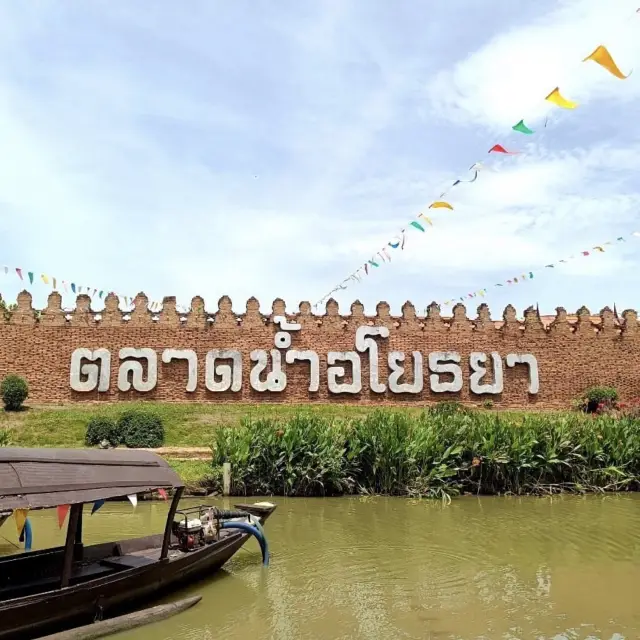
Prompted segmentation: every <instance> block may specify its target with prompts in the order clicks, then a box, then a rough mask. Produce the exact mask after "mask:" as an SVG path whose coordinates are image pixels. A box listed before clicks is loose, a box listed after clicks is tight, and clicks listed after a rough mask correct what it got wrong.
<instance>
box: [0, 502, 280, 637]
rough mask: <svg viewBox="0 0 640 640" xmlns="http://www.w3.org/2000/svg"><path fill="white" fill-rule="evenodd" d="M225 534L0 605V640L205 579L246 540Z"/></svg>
mask: <svg viewBox="0 0 640 640" xmlns="http://www.w3.org/2000/svg"><path fill="white" fill-rule="evenodd" d="M238 506H239V507H240V508H242V509H246V510H247V511H252V512H253V513H254V515H257V516H258V517H259V519H260V520H261V522H264V521H265V520H266V519H267V518H268V517H269V515H271V513H272V512H273V510H274V509H275V507H272V508H271V509H261V508H258V509H256V508H255V507H254V506H253V505H238ZM225 534H226V535H225V536H224V538H222V539H221V540H219V541H217V542H214V543H212V544H210V545H207V546H205V547H203V548H201V549H198V550H196V551H193V552H191V553H185V554H180V555H179V557H177V558H171V557H169V558H167V559H166V560H164V561H160V560H158V561H156V562H153V563H152V564H146V565H144V566H140V567H137V568H131V569H127V570H125V571H121V572H118V573H115V574H111V575H108V576H106V577H101V578H97V579H94V580H89V581H86V582H83V583H80V584H76V585H73V586H70V587H66V588H64V589H55V590H52V591H47V592H44V593H38V594H36V595H31V596H26V597H22V598H15V599H13V600H7V601H5V602H2V603H0V640H14V639H16V640H17V639H18V638H19V639H20V640H27V639H29V638H38V637H41V636H43V635H46V634H49V633H53V632H55V631H59V630H61V629H64V628H69V627H73V626H78V625H80V624H88V623H90V622H92V621H93V620H94V619H95V617H96V614H97V613H98V612H99V611H102V612H103V613H104V614H105V615H108V614H111V613H120V612H125V611H128V610H132V609H133V608H135V606H136V605H139V604H141V603H143V602H145V601H148V600H150V599H152V598H154V597H158V596H159V595H161V594H163V593H166V592H167V591H168V590H170V589H174V588H176V587H178V586H179V585H180V584H183V583H185V582H188V581H191V582H193V581H194V580H196V579H198V578H201V577H203V576H210V575H212V574H213V573H214V572H215V571H217V570H218V569H220V568H221V567H222V566H223V565H224V564H225V563H226V562H227V561H228V560H229V559H230V558H231V557H232V556H233V555H234V554H235V553H236V552H237V551H238V550H239V549H240V548H241V547H242V546H243V545H244V544H245V542H246V541H247V540H248V539H249V534H247V533H242V532H235V531H232V530H229V531H225Z"/></svg>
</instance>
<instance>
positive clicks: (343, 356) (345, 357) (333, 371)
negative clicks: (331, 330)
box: [327, 351, 362, 393]
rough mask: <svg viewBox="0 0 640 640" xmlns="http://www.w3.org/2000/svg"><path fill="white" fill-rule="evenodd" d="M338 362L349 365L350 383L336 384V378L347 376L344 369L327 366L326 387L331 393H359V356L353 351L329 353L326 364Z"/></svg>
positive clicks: (360, 386) (360, 388)
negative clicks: (348, 363)
mask: <svg viewBox="0 0 640 640" xmlns="http://www.w3.org/2000/svg"><path fill="white" fill-rule="evenodd" d="M338 362H350V363H351V382H338V378H344V377H345V376H346V375H347V372H346V369H345V368H344V367H339V366H337V367H334V366H329V367H328V368H327V386H328V388H329V391H330V392H331V393H360V392H361V391H362V373H361V370H360V356H359V355H358V354H357V353H356V352H355V351H329V353H328V354H327V364H328V365H335V364H337V363H338Z"/></svg>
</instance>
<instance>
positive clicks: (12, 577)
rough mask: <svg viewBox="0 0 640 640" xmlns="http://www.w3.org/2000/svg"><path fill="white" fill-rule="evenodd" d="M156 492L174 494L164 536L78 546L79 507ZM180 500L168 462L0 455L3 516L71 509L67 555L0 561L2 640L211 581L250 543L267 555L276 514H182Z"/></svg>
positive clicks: (46, 552) (147, 456) (100, 454)
mask: <svg viewBox="0 0 640 640" xmlns="http://www.w3.org/2000/svg"><path fill="white" fill-rule="evenodd" d="M160 490H162V492H164V493H166V492H167V491H172V492H173V497H172V500H171V503H170V506H169V513H168V515H167V521H166V525H165V528H164V532H163V533H160V534H157V535H149V536H146V537H143V538H134V539H129V540H119V541H115V542H105V543H101V544H91V545H84V544H83V541H82V520H83V507H84V505H91V506H93V505H94V504H95V503H96V502H102V501H104V500H109V499H115V498H125V497H126V496H130V495H134V494H135V495H138V494H145V493H148V492H151V491H160ZM183 491H184V483H183V482H182V480H181V479H180V477H179V476H178V475H177V474H176V473H175V472H174V471H173V470H172V469H171V468H170V467H169V465H168V464H167V462H166V461H165V460H163V459H162V458H161V457H159V456H157V455H156V454H154V453H151V452H147V451H132V450H120V449H115V450H106V451H103V450H83V449H80V450H78V449H75V450H74V449H18V448H0V514H4V516H6V515H7V514H14V513H15V512H16V510H21V509H22V510H29V511H31V510H35V509H49V508H54V507H58V506H65V507H66V506H67V505H68V518H67V520H68V524H67V530H66V540H65V544H64V546H63V547H56V548H52V549H42V550H36V551H25V552H23V553H18V554H13V555H9V556H4V557H0V640H12V639H14V638H16V639H17V638H19V639H20V640H27V639H29V638H37V637H41V636H42V635H44V634H46V633H52V632H54V631H59V630H62V629H66V628H70V627H75V626H77V625H81V624H87V623H90V622H92V621H94V620H96V619H101V618H102V616H106V615H111V614H113V613H121V612H124V611H127V610H131V609H132V608H134V607H135V606H136V605H137V604H139V603H141V602H143V601H146V600H149V599H151V598H153V597H156V596H157V595H159V594H160V593H162V592H166V591H167V590H170V589H172V588H174V587H177V586H178V585H180V584H185V583H189V582H193V581H195V580H196V579H198V578H202V577H203V576H206V575H211V574H212V573H213V572H214V571H216V570H217V569H219V568H220V567H222V566H223V565H224V564H225V563H226V562H227V561H228V560H229V559H230V558H231V557H232V556H233V555H234V554H235V553H236V552H237V551H238V550H239V549H240V548H241V547H242V546H243V545H244V544H245V542H246V541H247V540H248V538H249V536H250V535H252V534H253V535H255V536H256V537H257V538H258V540H259V541H260V542H261V547H262V548H263V555H264V552H265V548H264V545H265V542H264V538H263V536H262V524H263V523H264V521H265V520H266V519H267V518H268V517H269V516H270V515H271V514H272V513H273V511H274V510H275V508H276V507H275V505H273V504H271V503H268V502H260V503H255V504H251V505H248V504H243V505H235V510H233V511H222V510H220V509H217V508H215V507H210V506H205V505H202V506H198V507H191V508H188V509H184V510H182V511H179V510H178V506H179V505H178V503H179V501H180V498H181V497H182V494H183ZM21 513H22V514H24V513H25V512H24V511H22V512H21ZM5 519H6V518H5ZM36 536H37V532H34V538H35V537H36ZM267 553H268V552H267Z"/></svg>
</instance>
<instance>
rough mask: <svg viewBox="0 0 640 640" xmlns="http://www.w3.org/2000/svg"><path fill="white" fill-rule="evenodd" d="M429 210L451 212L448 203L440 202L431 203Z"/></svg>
mask: <svg viewBox="0 0 640 640" xmlns="http://www.w3.org/2000/svg"><path fill="white" fill-rule="evenodd" d="M429 209H451V211H453V207H452V206H451V205H450V204H449V203H448V202H442V201H441V200H438V202H432V203H431V204H430V205H429Z"/></svg>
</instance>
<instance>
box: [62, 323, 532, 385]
mask: <svg viewBox="0 0 640 640" xmlns="http://www.w3.org/2000/svg"><path fill="white" fill-rule="evenodd" d="M274 322H275V323H276V324H278V325H280V331H278V332H277V333H276V334H275V337H274V348H273V349H271V350H270V351H266V350H263V349H258V350H254V351H252V352H251V353H250V358H251V361H252V362H255V365H253V366H252V368H251V372H250V375H249V380H250V384H251V387H252V389H254V390H255V391H259V392H271V393H278V392H281V391H284V390H285V388H286V386H287V374H286V367H283V362H282V360H283V355H284V360H285V363H286V364H287V365H292V364H294V363H296V362H306V363H308V365H309V391H310V392H316V391H318V390H319V388H320V358H319V356H318V354H317V352H315V351H311V350H304V351H299V350H296V349H290V347H291V333H290V332H293V331H299V330H300V329H301V326H300V325H299V324H294V323H289V322H287V321H286V319H285V318H284V317H282V316H277V317H276V318H274ZM388 337H389V329H388V328H387V327H384V326H380V327H371V326H361V327H358V329H357V331H356V336H355V346H356V350H355V351H330V352H329V353H328V354H327V388H328V390H329V392H330V393H333V394H340V393H347V394H357V393H360V392H361V391H362V371H361V354H363V355H364V354H367V355H368V360H369V388H370V389H371V391H373V392H375V393H384V392H385V391H386V389H387V384H388V388H389V391H391V392H392V393H410V394H416V393H421V392H422V391H423V389H424V377H425V375H424V357H423V354H422V353H421V352H420V351H412V352H411V358H412V360H413V367H412V373H413V376H412V377H413V382H400V380H401V379H402V377H403V376H404V374H405V361H406V356H405V353H404V352H402V351H391V352H389V354H388V356H387V362H388V369H389V375H388V381H387V384H385V383H384V382H382V381H381V380H380V369H379V362H378V361H379V358H378V343H377V341H376V339H375V338H381V339H384V338H388ZM118 355H119V359H120V361H121V362H120V365H119V368H118V382H117V386H118V390H119V391H124V392H126V391H129V390H131V389H132V388H133V389H134V390H135V391H138V392H143V393H144V392H148V391H151V390H153V389H154V388H155V387H156V384H157V382H158V354H157V352H156V351H155V350H154V349H148V348H142V349H136V348H130V347H127V348H123V349H120V351H119V354H118ZM161 357H162V362H164V363H166V364H168V363H170V362H171V361H173V360H185V361H186V362H187V365H188V377H187V384H186V390H187V391H188V392H194V391H195V390H196V389H197V386H198V356H197V354H196V352H195V351H193V350H191V349H165V350H164V351H163V352H162V356H161ZM269 357H270V358H271V371H267V370H268V369H269ZM490 357H491V364H492V368H493V376H492V377H493V382H491V383H486V382H483V380H484V378H485V376H486V375H487V373H488V369H487V366H486V365H487V361H488V355H487V354H486V353H482V352H473V353H471V354H470V356H469V367H470V369H471V375H470V377H469V387H470V390H471V392H472V393H474V394H478V395H481V394H498V393H502V391H503V388H504V366H503V359H502V357H501V355H500V354H499V353H496V352H492V353H491V354H490ZM426 360H427V365H428V370H429V371H430V372H431V373H430V374H429V385H430V389H431V390H432V391H433V392H435V393H444V392H450V393H456V392H459V391H460V390H461V389H462V384H463V381H462V367H461V366H460V362H461V357H460V354H459V353H457V352H455V351H435V352H431V353H429V354H428V356H427V358H426ZM143 362H146V376H145V367H144V366H143ZM504 362H505V363H506V366H507V367H515V366H516V365H524V366H526V367H527V368H528V373H529V385H528V392H529V393H530V394H536V393H538V390H539V377H538V362H537V359H536V357H535V356H533V355H532V354H530V353H509V354H507V355H506V357H505V359H504ZM345 365H350V366H349V367H348V368H349V369H350V376H349V375H348V373H347V367H345ZM443 374H448V376H447V379H445V380H444V381H443V380H442V379H441V375H443ZM347 377H349V378H350V381H349V382H347V381H345V379H346V378H347ZM110 379H111V352H110V351H109V350H108V349H103V348H101V349H94V350H91V349H85V348H79V349H76V350H75V351H74V352H73V354H72V355H71V370H70V384H71V388H72V389H73V390H74V391H78V392H87V393H88V392H92V391H95V390H96V389H97V391H98V392H107V391H109V385H110ZM205 386H206V388H207V389H208V390H209V391H212V392H224V391H232V392H238V391H240V390H241V388H242V353H241V352H240V351H238V350H235V349H211V350H210V351H208V352H207V354H206V359H205Z"/></svg>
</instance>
